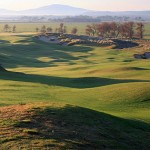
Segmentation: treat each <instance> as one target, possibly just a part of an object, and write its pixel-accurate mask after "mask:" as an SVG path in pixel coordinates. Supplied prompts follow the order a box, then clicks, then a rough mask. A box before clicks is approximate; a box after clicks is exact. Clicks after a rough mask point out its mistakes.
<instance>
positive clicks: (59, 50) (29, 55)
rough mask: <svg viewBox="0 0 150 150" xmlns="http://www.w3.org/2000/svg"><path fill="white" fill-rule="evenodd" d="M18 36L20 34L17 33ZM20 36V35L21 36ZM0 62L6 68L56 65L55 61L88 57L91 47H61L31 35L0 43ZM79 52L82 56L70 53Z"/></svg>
mask: <svg viewBox="0 0 150 150" xmlns="http://www.w3.org/2000/svg"><path fill="white" fill-rule="evenodd" d="M19 36H20V35H19ZM21 37H22V36H21ZM0 46H1V47H0V58H2V60H1V62H0V63H1V64H3V65H4V66H5V67H7V68H16V67H18V66H24V67H51V66H57V65H58V64H55V63H57V62H58V63H62V62H64V63H68V64H70V63H72V62H74V61H75V60H79V59H80V60H84V59H85V58H87V57H89V56H90V55H92V54H90V53H88V52H90V51H92V50H93V48H91V47H88V46H73V47H63V46H60V45H57V44H50V43H45V42H42V41H38V40H36V39H35V38H33V37H31V36H25V39H23V40H19V41H16V43H14V44H6V45H5V44H2V45H0ZM79 52H80V53H81V55H82V58H81V57H78V56H75V55H73V54H72V53H79ZM44 57H46V58H48V59H49V61H48V62H44V61H41V60H40V58H44Z"/></svg>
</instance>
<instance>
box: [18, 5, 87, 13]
mask: <svg viewBox="0 0 150 150" xmlns="http://www.w3.org/2000/svg"><path fill="white" fill-rule="evenodd" d="M87 11H88V10H86V9H82V8H76V7H72V6H67V5H58V4H54V5H49V6H44V7H40V8H36V9H30V10H24V11H20V12H19V13H20V14H25V15H58V16H66V15H67V16H72V15H81V14H83V13H85V12H87Z"/></svg>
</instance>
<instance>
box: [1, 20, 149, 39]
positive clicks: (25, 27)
mask: <svg viewBox="0 0 150 150" xmlns="http://www.w3.org/2000/svg"><path fill="white" fill-rule="evenodd" d="M60 23H61V22H49V23H48V22H45V23H26V22H25V23H21V22H20V23H19V22H14V23H7V22H6V23H4V22H0V32H4V31H3V29H4V25H5V24H9V26H11V27H13V25H16V32H36V28H37V27H38V28H39V29H40V28H41V27H42V26H43V25H45V26H46V27H51V28H52V29H53V32H55V29H56V28H58V27H59V25H60ZM91 24H92V23H91V22H89V23H88V22H85V23H83V22H78V23H74V22H70V23H64V25H65V26H66V27H67V32H68V33H71V30H72V28H74V27H76V28H77V29H78V33H77V34H81V35H82V34H83V35H84V34H85V29H86V26H87V25H91ZM144 38H145V39H150V23H145V29H144Z"/></svg>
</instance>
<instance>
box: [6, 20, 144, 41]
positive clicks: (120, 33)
mask: <svg viewBox="0 0 150 150" xmlns="http://www.w3.org/2000/svg"><path fill="white" fill-rule="evenodd" d="M3 30H4V32H16V25H13V26H10V25H9V24H5V25H4V28H3ZM35 30H36V32H40V33H46V32H48V33H52V32H53V33H62V34H65V33H68V30H67V26H66V25H65V24H64V23H60V24H59V27H57V28H55V29H53V28H52V27H46V26H45V25H43V26H42V27H41V28H38V27H36V29H35ZM77 32H78V28H76V27H73V28H72V29H71V32H70V33H71V34H77ZM85 34H86V35H88V36H98V37H102V38H118V37H122V38H129V39H132V38H139V39H142V38H143V34H144V24H143V23H140V22H138V23H135V22H124V23H117V22H103V23H95V24H91V25H87V26H86V28H85Z"/></svg>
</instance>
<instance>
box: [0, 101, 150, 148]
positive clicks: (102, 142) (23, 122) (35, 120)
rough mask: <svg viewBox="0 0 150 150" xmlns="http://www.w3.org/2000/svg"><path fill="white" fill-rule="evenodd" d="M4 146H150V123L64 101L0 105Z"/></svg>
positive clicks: (2, 143)
mask: <svg viewBox="0 0 150 150" xmlns="http://www.w3.org/2000/svg"><path fill="white" fill-rule="evenodd" d="M0 112H1V113H0V118H1V122H0V133H1V137H0V140H1V147H2V149H7V148H8V147H9V148H11V149H16V148H18V147H21V148H24V149H27V148H43V149H44V148H50V149H83V150H84V149H85V150H87V149H89V150H92V149H93V150H95V149H136V150H138V149H139V150H140V149H149V148H150V146H149V140H150V139H149V137H150V126H149V125H148V124H146V123H142V122H140V121H132V120H127V119H122V118H118V117H114V116H112V115H108V114H106V113H102V112H97V111H94V110H91V109H86V108H83V107H77V106H71V105H64V104H63V105H62V104H60V103H58V104H57V103H50V104H44V103H34V104H28V105H15V106H7V107H1V108H0Z"/></svg>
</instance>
